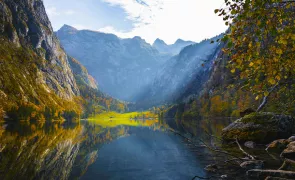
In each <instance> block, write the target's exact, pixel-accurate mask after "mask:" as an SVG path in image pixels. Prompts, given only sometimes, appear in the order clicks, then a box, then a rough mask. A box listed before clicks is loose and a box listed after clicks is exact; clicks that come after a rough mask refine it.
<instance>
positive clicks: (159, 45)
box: [153, 38, 195, 56]
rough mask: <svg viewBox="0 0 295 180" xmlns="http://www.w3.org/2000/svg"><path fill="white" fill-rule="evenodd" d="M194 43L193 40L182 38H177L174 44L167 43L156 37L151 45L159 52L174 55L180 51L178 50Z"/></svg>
mask: <svg viewBox="0 0 295 180" xmlns="http://www.w3.org/2000/svg"><path fill="white" fill-rule="evenodd" d="M192 44H195V42H193V41H184V40H182V39H177V40H176V42H175V43H174V44H171V45H167V44H166V43H165V42H164V41H163V40H161V39H159V38H158V39H156V40H155V42H154V43H153V47H154V48H155V49H157V50H158V51H159V52H160V53H163V54H169V55H172V56H175V55H177V54H179V53H180V51H181V50H182V49H183V48H184V47H186V46H189V45H192Z"/></svg>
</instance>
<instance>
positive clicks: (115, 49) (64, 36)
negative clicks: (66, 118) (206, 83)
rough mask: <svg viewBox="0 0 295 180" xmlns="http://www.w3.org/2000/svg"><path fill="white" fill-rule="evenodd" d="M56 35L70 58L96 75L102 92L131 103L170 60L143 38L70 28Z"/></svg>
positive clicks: (65, 28) (64, 27)
mask: <svg viewBox="0 0 295 180" xmlns="http://www.w3.org/2000/svg"><path fill="white" fill-rule="evenodd" d="M56 34H57V36H58V38H59V39H60V41H61V44H62V46H63V47H64V48H65V50H66V51H67V52H68V53H69V55H70V56H72V57H74V58H76V59H78V60H79V61H80V62H81V63H82V64H83V65H84V66H85V67H86V68H87V69H88V71H89V73H90V74H91V75H93V76H94V78H95V79H96V80H97V81H98V84H99V85H100V89H101V90H102V91H104V92H105V93H108V94H110V95H111V96H113V97H116V98H119V99H122V100H126V101H132V100H133V99H132V95H133V94H134V93H135V92H137V91H138V90H139V89H141V88H142V87H144V85H146V84H148V83H149V82H150V81H151V80H152V79H153V77H154V76H155V72H156V70H157V69H158V68H159V67H160V66H161V65H162V64H163V63H164V62H165V61H166V60H167V59H168V58H169V57H171V56H169V55H162V54H160V53H159V52H158V51H157V50H156V49H155V48H153V47H152V46H151V45H150V44H148V43H146V42H145V41H144V40H143V39H141V38H140V37H134V38H131V39H120V38H118V37H117V36H115V35H113V34H105V33H100V32H95V31H88V30H82V31H79V30H77V29H75V28H73V27H70V26H67V25H65V26H63V27H62V28H61V29H60V30H59V31H58V32H56Z"/></svg>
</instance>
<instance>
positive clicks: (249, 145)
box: [244, 141, 256, 149]
mask: <svg viewBox="0 0 295 180" xmlns="http://www.w3.org/2000/svg"><path fill="white" fill-rule="evenodd" d="M244 146H246V147H247V148H251V149H253V148H255V146H256V143H255V142H253V141H247V142H245V143H244Z"/></svg>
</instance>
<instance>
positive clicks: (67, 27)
mask: <svg viewBox="0 0 295 180" xmlns="http://www.w3.org/2000/svg"><path fill="white" fill-rule="evenodd" d="M58 31H60V32H77V31H78V29H76V28H74V27H72V26H70V25H67V24H65V25H63V26H62V27H61V28H60V29H59V30H58Z"/></svg>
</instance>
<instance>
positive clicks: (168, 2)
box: [102, 0, 226, 43]
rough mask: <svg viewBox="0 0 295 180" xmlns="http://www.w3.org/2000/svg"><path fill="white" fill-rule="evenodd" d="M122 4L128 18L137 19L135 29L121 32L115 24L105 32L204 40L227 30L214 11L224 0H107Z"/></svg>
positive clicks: (112, 3)
mask: <svg viewBox="0 0 295 180" xmlns="http://www.w3.org/2000/svg"><path fill="white" fill-rule="evenodd" d="M103 1H105V2H107V3H109V4H110V5H112V6H120V7H121V8H123V9H124V11H125V12H126V13H127V15H128V16H127V18H128V19H130V20H132V21H133V22H134V29H133V30H131V31H130V32H128V33H121V32H120V31H117V30H115V29H114V28H112V27H109V26H108V27H105V28H103V29H102V30H104V32H107V31H108V32H109V33H115V34H117V35H118V36H123V37H132V36H141V37H143V38H144V39H146V40H147V41H148V42H150V43H151V42H152V41H154V40H155V39H156V38H158V37H159V38H161V39H163V40H165V41H166V42H167V43H174V41H175V40H176V39H178V38H182V39H185V40H194V41H200V40H202V39H204V38H209V37H212V36H215V35H217V34H219V33H221V32H224V31H225V30H226V26H225V25H224V23H223V21H222V19H221V18H220V17H218V16H216V15H215V14H214V9H216V8H219V7H220V6H221V5H222V4H223V2H224V0H210V1H204V0H202V1H201V0H103Z"/></svg>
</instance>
